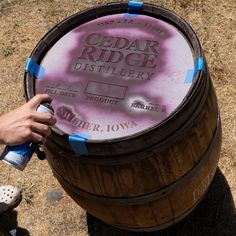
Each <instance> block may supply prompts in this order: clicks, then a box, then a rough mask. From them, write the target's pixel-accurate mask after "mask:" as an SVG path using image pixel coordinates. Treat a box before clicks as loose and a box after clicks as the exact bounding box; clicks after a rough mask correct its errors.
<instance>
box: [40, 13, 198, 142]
mask: <svg viewBox="0 0 236 236" xmlns="http://www.w3.org/2000/svg"><path fill="white" fill-rule="evenodd" d="M41 66H42V67H44V69H45V71H46V75H45V76H44V78H41V79H39V80H37V81H36V92H37V93H41V92H43V93H48V94H50V95H51V96H52V97H53V103H52V105H53V107H54V109H55V113H56V117H57V120H58V122H57V128H58V130H60V131H62V132H64V133H66V134H69V135H70V134H74V133H78V132H80V133H83V134H87V135H89V136H90V140H93V141H96V140H98V141H101V140H113V139H117V138H123V137H128V136H132V135H136V134H138V133H139V132H143V131H145V130H147V129H150V128H152V127H154V126H157V125H158V124H160V123H161V122H162V121H163V120H164V119H166V118H167V117H168V116H170V114H171V113H173V112H174V111H175V110H176V109H177V108H178V106H179V105H180V104H181V103H182V101H183V100H184V98H185V97H186V95H187V93H188V92H189V90H190V87H191V83H185V78H186V74H187V71H188V70H189V69H192V68H194V59H193V55H192V51H191V48H190V46H189V45H188V41H187V40H186V39H185V37H184V36H183V34H182V33H181V32H180V31H178V30H177V28H175V27H173V26H172V25H170V24H168V23H166V22H164V21H162V20H160V19H155V18H152V17H149V16H145V15H137V16H133V17H132V16H131V15H128V14H115V15H110V16H104V17H101V18H98V19H95V20H93V21H89V22H88V23H85V24H83V25H80V26H79V27H77V28H75V29H73V30H72V31H70V32H68V33H67V34H65V35H64V36H63V37H62V38H61V39H59V40H58V41H57V42H56V43H55V45H54V46H53V47H52V48H51V49H50V50H49V51H48V52H47V54H46V55H45V56H44V58H43V60H42V62H41ZM55 130H56V129H55Z"/></svg>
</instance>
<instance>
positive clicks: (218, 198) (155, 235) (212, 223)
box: [87, 169, 236, 236]
mask: <svg viewBox="0 0 236 236" xmlns="http://www.w3.org/2000/svg"><path fill="white" fill-rule="evenodd" d="M87 224H88V234H89V235H90V236H136V235H137V236H148V235H150V236H235V235H236V211H235V206H234V201H233V198H232V194H231V191H230V188H229V186H228V183H227V180H226V179H225V177H224V175H223V174H222V172H221V171H220V169H217V172H216V175H215V177H214V179H213V181H212V184H211V186H210V188H209V191H208V193H207V194H206V196H205V198H204V199H203V200H202V202H201V203H200V204H199V205H198V206H197V207H196V208H195V210H194V211H193V212H192V213H191V214H190V215H189V216H188V217H187V218H185V219H184V220H183V221H181V222H180V223H178V224H177V225H175V226H172V227H170V228H168V229H165V230H161V231H156V232H151V233H136V232H129V231H124V230H119V229H117V228H114V227H111V226H109V225H106V224H105V223H103V222H101V221H99V220H98V219H96V218H95V217H93V216H91V215H90V214H87Z"/></svg>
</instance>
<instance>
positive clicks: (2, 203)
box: [0, 185, 21, 214]
mask: <svg viewBox="0 0 236 236" xmlns="http://www.w3.org/2000/svg"><path fill="white" fill-rule="evenodd" d="M20 202H21V190H20V189H19V188H16V187H14V186H11V185H6V186H1V187H0V214H2V213H4V212H7V211H10V210H12V209H14V208H15V207H17V206H18V205H19V203H20Z"/></svg>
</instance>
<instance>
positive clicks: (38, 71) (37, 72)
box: [25, 58, 45, 79]
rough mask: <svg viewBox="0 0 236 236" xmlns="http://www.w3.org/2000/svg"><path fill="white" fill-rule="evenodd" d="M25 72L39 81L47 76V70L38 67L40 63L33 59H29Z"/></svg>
mask: <svg viewBox="0 0 236 236" xmlns="http://www.w3.org/2000/svg"><path fill="white" fill-rule="evenodd" d="M25 71H26V72H29V73H30V74H32V75H33V76H35V77H36V78H37V79H40V78H43V77H44V76H45V69H44V68H43V67H42V66H40V65H38V63H37V62H36V61H34V60H33V59H32V58H28V61H27V63H26V66H25Z"/></svg>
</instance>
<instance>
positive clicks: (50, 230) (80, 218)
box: [0, 0, 236, 236]
mask: <svg viewBox="0 0 236 236" xmlns="http://www.w3.org/2000/svg"><path fill="white" fill-rule="evenodd" d="M105 2H113V1H68V0H60V1H59V0H53V1H51V0H27V1H26V0H11V1H9V0H8V1H4V0H3V1H1V2H0V26H1V28H0V84H1V89H0V98H1V99H0V113H3V112H6V111H8V110H11V109H13V108H15V107H18V106H19V105H21V104H23V103H24V98H23V86H22V77H23V71H24V65H25V62H26V59H27V58H28V57H29V55H30V53H31V51H32V49H33V48H34V46H35V45H36V44H37V42H38V41H39V40H40V39H41V38H42V36H43V35H44V34H45V33H46V32H47V31H48V30H49V29H51V28H52V27H53V26H54V25H55V24H57V23H58V22H60V21H61V20H63V19H64V18H66V17H68V16H70V15H72V14H73V13H75V12H77V11H80V10H82V9H85V8H87V7H91V6H95V5H96V4H98V3H105ZM146 2H147V1H146ZM148 2H150V3H154V4H159V5H161V6H164V7H166V8H168V9H170V10H172V11H174V12H175V13H177V14H178V15H180V16H181V17H183V18H184V19H185V20H186V21H187V22H189V24H190V25H191V26H192V27H193V29H194V30H195V32H196V33H197V35H198V37H199V39H200V41H201V44H202V46H203V48H204V50H205V54H206V58H207V62H208V65H209V68H210V72H211V77H212V80H213V83H214V85H215V88H216V92H217V95H218V100H219V107H220V110H221V117H222V124H223V146H222V153H221V159H220V164H219V167H220V169H221V171H222V174H223V176H224V177H225V178H226V180H227V181H226V182H225V186H226V185H227V182H228V184H229V189H230V191H229V192H227V191H226V192H225V194H226V195H225V196H226V197H225V198H224V196H223V195H222V199H220V200H218V202H216V203H215V204H216V205H215V206H216V211H215V217H216V218H215V222H212V221H209V222H208V221H205V222H203V221H201V219H200V218H197V216H196V215H195V218H194V217H193V218H194V220H195V224H194V225H193V226H190V225H191V223H192V222H191V221H190V222H189V221H188V220H187V221H185V222H187V223H186V224H185V223H182V226H180V228H181V227H182V228H184V227H190V228H189V231H179V232H181V233H182V234H181V236H182V235H213V234H211V232H212V229H213V228H214V227H216V226H217V223H219V218H220V219H221V218H222V217H224V215H225V214H227V211H226V210H225V209H227V204H226V203H227V199H229V196H230V194H231V193H232V195H233V198H234V201H236V177H235V173H236V158H235V156H236V106H235V102H236V79H235V78H236V74H235V73H236V61H235V55H236V50H235V49H236V48H235V47H236V32H235V31H236V19H235V12H236V5H235V0H226V1H223V0H214V1H213V0H208V1H203V0H198V1H197V0H193V1H190V0H180V1H176V0H172V1H166V0H160V1H148ZM0 168H1V172H0V184H15V185H21V186H22V187H23V193H24V194H23V198H24V199H23V201H22V203H21V204H20V206H19V207H18V208H17V213H18V217H17V220H18V226H19V227H21V228H25V229H27V230H28V231H29V232H30V235H32V236H37V235H39V236H47V235H49V236H58V235H66V236H78V235H79V236H83V235H88V233H87V225H86V215H85V212H84V211H83V210H82V209H81V208H80V207H79V206H77V205H76V204H75V203H74V202H73V201H72V200H71V199H70V198H69V197H68V196H67V195H66V194H65V192H64V193H63V196H64V197H63V198H62V199H61V200H60V201H59V202H53V203H49V202H47V199H46V193H47V192H49V191H51V190H52V189H54V188H55V187H58V188H60V186H59V184H58V183H57V181H56V179H55V178H54V177H53V176H52V173H51V170H50V168H49V166H48V164H47V163H46V161H43V162H42V161H39V160H37V159H36V157H34V158H33V159H32V161H31V162H30V163H29V164H28V166H27V168H26V170H25V171H24V172H19V171H17V170H14V169H12V168H10V167H8V166H6V165H5V164H3V163H0ZM218 191H221V189H218ZM222 202H223V203H222ZM231 202H232V201H231ZM208 203H209V202H208ZM225 204H226V205H225ZM203 205H204V204H203ZM204 206H205V207H206V206H207V204H206V205H204ZM222 206H223V207H222ZM228 207H229V206H228ZM204 209H205V208H204V207H203V209H202V210H203V211H204ZM200 215H201V214H200ZM203 215H204V214H203V213H202V216H203ZM217 220H218V221H217ZM234 221H235V218H234ZM206 222H207V224H209V225H208V229H207V227H205V230H206V231H205V233H204V232H201V227H202V226H201V225H200V223H206ZM220 222H221V224H220V225H221V227H222V228H224V227H226V226H225V225H226V224H227V223H228V222H227V217H226V219H225V220H224V219H221V221H220ZM222 222H223V223H222ZM198 223H199V224H198ZM92 225H93V226H94V227H95V228H96V227H97V230H98V231H97V232H95V233H97V234H94V233H91V232H92V231H91V228H90V235H96V236H98V235H102V236H104V235H105V233H104V232H105V231H106V230H108V231H107V232H109V233H111V232H113V235H122V236H123V235H125V234H124V232H122V233H119V231H116V230H114V229H110V228H105V231H104V228H101V227H103V226H102V225H103V224H102V223H97V221H96V220H95V224H92ZM234 225H235V224H234ZM99 227H100V228H99ZM104 227H107V226H104ZM191 227H195V228H191ZM196 227H197V228H196ZM212 227H213V228H212ZM227 229H228V232H226V233H225V234H223V233H222V232H223V231H219V232H221V233H222V234H219V235H220V236H221V235H227V236H229V235H234V234H233V233H234V232H235V231H233V230H235V229H234V228H231V229H230V228H227ZM99 230H100V231H99ZM112 230H113V231H112ZM198 230H199V231H198ZM207 230H208V231H207ZM219 230H220V229H219ZM98 232H102V233H101V234H99V233H98ZM117 232H118V233H117ZM171 232H172V234H171ZM176 232H177V231H170V234H169V235H178V233H176ZM186 232H188V234H186ZM191 232H194V234H193V233H191ZM198 232H201V233H200V234H198ZM214 232H216V231H214ZM227 233H228V234H227ZM107 235H109V234H107ZM110 235H112V234H110ZM110 235H109V236H110ZM159 235H161V234H159ZM163 235H164V234H163ZM165 235H168V234H165ZM235 235H236V232H235Z"/></svg>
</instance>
